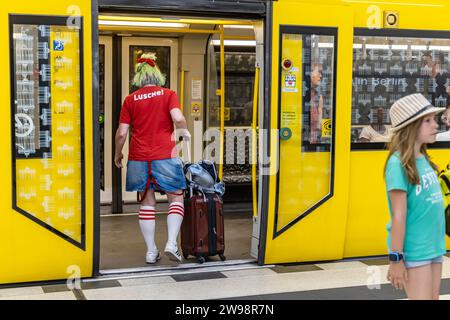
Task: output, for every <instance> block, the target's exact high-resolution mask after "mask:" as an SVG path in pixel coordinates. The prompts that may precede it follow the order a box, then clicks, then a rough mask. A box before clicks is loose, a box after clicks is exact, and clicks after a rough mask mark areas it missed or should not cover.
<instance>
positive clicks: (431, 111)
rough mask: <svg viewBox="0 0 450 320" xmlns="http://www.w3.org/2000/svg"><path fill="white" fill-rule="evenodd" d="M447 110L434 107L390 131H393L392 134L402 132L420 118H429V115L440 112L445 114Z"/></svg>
mask: <svg viewBox="0 0 450 320" xmlns="http://www.w3.org/2000/svg"><path fill="white" fill-rule="evenodd" d="M446 109H447V108H437V107H432V108H430V109H428V110H426V111H425V112H422V113H420V114H418V115H417V116H415V117H412V118H411V119H408V121H405V122H404V123H402V124H400V125H398V126H396V127H392V128H391V129H390V131H391V132H395V131H398V130H400V129H401V128H404V127H406V126H407V125H409V124H411V123H413V122H414V121H416V120H417V119H420V118H422V117H425V116H427V115H429V114H432V113H440V112H443V111H444V110H446Z"/></svg>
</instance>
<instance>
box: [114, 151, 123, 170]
mask: <svg viewBox="0 0 450 320" xmlns="http://www.w3.org/2000/svg"><path fill="white" fill-rule="evenodd" d="M122 159H123V153H122V152H121V153H119V154H116V155H115V156H114V164H115V165H116V167H117V168H122Z"/></svg>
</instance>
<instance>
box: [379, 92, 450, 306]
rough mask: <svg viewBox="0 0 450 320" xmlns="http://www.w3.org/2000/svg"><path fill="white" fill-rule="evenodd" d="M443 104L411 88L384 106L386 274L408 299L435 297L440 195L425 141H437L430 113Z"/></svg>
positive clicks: (441, 247) (441, 231) (441, 241)
mask: <svg viewBox="0 0 450 320" xmlns="http://www.w3.org/2000/svg"><path fill="white" fill-rule="evenodd" d="M443 110H445V108H436V107H434V106H432V105H431V104H430V103H429V102H428V100H427V99H426V98H425V97H424V96H423V95H422V94H417V93H416V94H411V95H408V96H406V97H403V98H401V99H399V100H397V101H396V102H395V103H394V104H393V105H392V107H391V108H390V111H389V114H390V117H391V121H392V129H391V130H392V135H391V140H390V143H389V156H388V158H387V161H386V164H385V171H384V174H385V182H386V191H387V198H388V204H389V211H390V215H391V221H390V222H389V223H388V225H387V231H388V240H387V242H388V249H389V261H390V265H389V270H388V273H387V279H388V281H390V282H391V283H392V285H393V286H394V287H395V288H396V289H405V290H406V294H407V296H408V298H409V299H439V290H440V284H441V277H442V262H443V255H444V254H446V247H445V217H444V201H443V197H442V193H441V188H440V184H439V181H438V177H437V174H436V171H437V169H438V168H437V166H436V165H435V164H434V163H433V162H432V161H431V159H430V156H429V155H428V153H427V144H428V143H434V142H435V141H436V133H437V129H438V124H437V122H436V120H435V116H436V115H437V114H438V113H440V112H441V111H443Z"/></svg>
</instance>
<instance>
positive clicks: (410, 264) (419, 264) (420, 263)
mask: <svg viewBox="0 0 450 320" xmlns="http://www.w3.org/2000/svg"><path fill="white" fill-rule="evenodd" d="M443 262H444V257H443V256H438V257H436V258H434V259H428V260H420V261H405V267H406V268H408V269H409V268H417V267H423V266H426V265H429V264H434V263H443Z"/></svg>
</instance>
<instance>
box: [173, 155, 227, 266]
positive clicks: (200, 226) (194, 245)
mask: <svg viewBox="0 0 450 320" xmlns="http://www.w3.org/2000/svg"><path fill="white" fill-rule="evenodd" d="M184 169H185V174H186V176H187V179H186V180H187V184H188V189H187V192H186V194H185V199H184V210H185V213H184V219H183V223H182V225H181V250H182V251H183V257H184V258H185V259H187V258H188V256H189V255H192V256H194V257H196V258H197V261H198V262H199V263H203V262H205V261H206V258H207V257H210V256H214V255H219V257H220V259H221V260H222V261H224V260H225V259H226V258H225V256H224V251H225V233H224V217H223V202H222V197H221V196H222V195H223V193H224V192H225V186H224V184H223V182H221V181H220V180H219V178H218V176H217V172H216V170H215V166H214V164H213V163H212V162H211V161H207V160H202V161H199V162H198V163H194V164H190V163H188V164H186V165H185V167H184Z"/></svg>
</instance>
